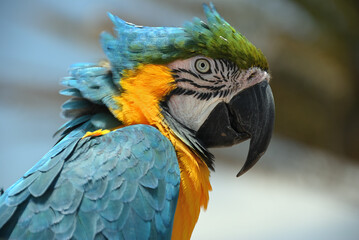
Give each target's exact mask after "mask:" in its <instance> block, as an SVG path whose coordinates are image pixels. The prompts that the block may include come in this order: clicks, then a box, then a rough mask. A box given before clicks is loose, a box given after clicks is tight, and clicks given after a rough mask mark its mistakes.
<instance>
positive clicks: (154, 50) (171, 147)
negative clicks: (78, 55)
mask: <svg viewBox="0 0 359 240" xmlns="http://www.w3.org/2000/svg"><path fill="white" fill-rule="evenodd" d="M204 12H205V14H206V17H207V20H208V21H207V23H205V22H203V21H201V20H200V19H198V18H195V19H194V20H193V21H192V22H187V23H186V24H184V26H183V27H178V28H177V27H142V26H136V25H133V24H130V23H127V22H125V21H123V20H121V19H120V18H118V17H116V16H113V15H111V14H109V16H110V18H111V20H112V22H113V23H114V25H115V31H116V34H117V35H116V36H115V37H113V36H112V35H111V34H108V33H103V34H102V35H101V44H102V47H103V50H104V52H105V53H106V55H107V57H108V61H103V62H99V63H81V64H75V65H72V66H71V68H70V77H67V78H65V79H64V80H63V84H64V85H65V86H67V87H68V88H67V89H65V90H63V91H61V94H63V95H67V96H71V97H72V98H71V99H70V100H69V101H67V102H66V103H64V104H63V113H64V115H65V116H66V117H68V118H70V119H71V120H70V121H69V122H67V123H66V124H65V125H64V126H62V127H61V128H60V130H59V131H60V132H61V139H60V140H59V141H58V143H57V144H56V145H55V146H54V147H53V148H52V149H51V150H50V151H49V152H48V153H47V154H46V155H45V156H44V157H43V158H42V159H41V160H40V161H39V162H38V163H37V164H36V165H35V166H34V167H33V168H31V169H30V170H29V171H27V172H26V173H25V174H24V176H23V177H22V178H21V179H20V180H18V181H17V182H16V183H15V184H14V185H12V186H11V187H10V188H9V189H7V190H6V191H5V193H4V194H2V196H1V197H0V238H6V239H7V238H10V239H131V240H132V239H190V237H191V234H192V231H193V229H194V226H195V224H196V222H197V219H198V216H199V213H200V209H201V208H204V209H205V208H206V207H207V203H208V192H209V191H210V190H211V185H210V182H209V175H210V169H211V170H213V155H212V154H211V153H210V152H209V151H208V150H207V148H210V147H217V146H230V145H233V144H236V143H239V142H241V141H244V140H247V139H249V138H250V139H251V140H250V148H249V153H248V157H247V160H246V162H245V164H244V166H243V167H242V169H241V170H240V172H239V173H238V175H237V176H239V175H241V174H243V173H244V172H246V171H247V170H249V169H250V168H251V167H252V166H253V165H254V164H255V163H256V162H257V161H258V159H259V158H260V157H261V156H262V155H263V154H264V152H265V151H266V149H267V147H268V144H269V141H270V138H271V135H272V130H273V123H274V100H273V96H272V92H271V89H270V87H269V84H268V83H269V80H270V75H269V74H268V64H267V60H266V58H265V57H264V55H263V54H262V52H261V51H260V50H259V49H257V48H256V47H255V46H253V45H252V44H251V43H250V42H249V41H248V40H247V39H246V38H245V37H244V36H243V35H242V34H240V33H239V32H237V31H235V30H234V29H233V28H232V27H231V26H230V25H229V24H228V23H227V22H226V21H225V20H224V19H223V18H222V17H221V16H220V15H219V14H218V13H217V11H216V10H215V9H214V7H213V5H212V4H210V5H209V6H208V5H204Z"/></svg>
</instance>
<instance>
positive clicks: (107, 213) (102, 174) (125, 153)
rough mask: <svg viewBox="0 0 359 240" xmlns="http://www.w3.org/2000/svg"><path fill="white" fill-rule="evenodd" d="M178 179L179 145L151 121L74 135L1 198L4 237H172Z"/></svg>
mask: <svg viewBox="0 0 359 240" xmlns="http://www.w3.org/2000/svg"><path fill="white" fill-rule="evenodd" d="M70 137H71V134H69V135H67V136H66V137H65V138H64V139H63V140H62V141H61V142H60V143H59V144H63V142H64V141H67V140H68V139H69V138H70ZM72 137H73V138H75V137H74V136H72ZM68 141H70V140H68ZM179 183H180V172H179V167H178V162H177V157H176V155H175V150H174V148H173V146H172V144H171V143H170V142H169V140H168V139H167V138H165V137H164V136H163V135H162V134H161V133H160V132H159V131H158V130H157V129H155V128H153V127H150V126H146V125H134V126H129V127H125V128H122V129H118V130H116V131H112V132H110V133H108V134H106V135H103V136H100V137H89V138H85V139H82V140H73V139H72V142H71V143H70V144H69V145H68V146H67V147H65V148H63V149H62V150H61V151H60V152H59V153H58V154H57V155H56V156H55V157H53V158H50V159H47V161H46V162H45V163H43V164H42V165H41V164H40V167H39V166H37V167H36V168H35V169H34V168H33V169H32V170H30V171H29V172H28V173H26V174H25V176H24V177H23V178H22V179H21V180H19V181H18V182H17V183H15V184H14V185H13V186H12V187H11V188H10V189H8V190H7V191H6V192H5V193H4V194H3V195H2V196H1V198H0V228H1V229H0V238H1V237H5V238H7V237H9V238H13V239H39V238H41V239H53V238H57V239H70V238H75V239H94V238H96V239H104V238H108V239H170V237H171V233H172V224H173V218H174V213H175V209H176V204H177V198H178V192H179Z"/></svg>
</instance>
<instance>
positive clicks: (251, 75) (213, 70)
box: [168, 56, 270, 131]
mask: <svg viewBox="0 0 359 240" xmlns="http://www.w3.org/2000/svg"><path fill="white" fill-rule="evenodd" d="M168 67H169V68H171V69H172V71H173V74H174V77H175V81H176V85H177V89H175V90H174V92H173V95H172V96H171V97H170V99H169V101H168V108H169V112H170V114H171V115H172V116H173V117H175V118H176V119H177V120H178V121H179V122H181V123H182V124H184V125H185V126H187V127H189V128H190V129H192V130H195V131H197V130H198V129H199V128H200V127H201V126H202V124H203V123H204V122H205V121H206V119H207V118H208V116H209V114H210V113H211V112H212V110H213V109H214V108H215V107H216V106H217V104H218V103H220V102H226V103H229V101H230V100H231V99H232V98H233V97H234V96H235V95H236V94H237V93H239V92H240V91H243V90H244V89H246V88H248V87H251V86H253V85H255V84H257V83H259V82H261V81H265V80H266V81H269V79H270V76H269V74H268V73H267V72H266V71H263V70H261V69H260V68H257V67H254V68H250V69H248V70H240V69H239V68H238V67H237V65H235V64H234V63H232V62H230V61H227V60H223V59H211V58H207V57H203V56H196V57H192V58H189V59H185V60H177V61H174V62H172V63H170V64H168Z"/></svg>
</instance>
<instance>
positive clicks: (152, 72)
mask: <svg viewBox="0 0 359 240" xmlns="http://www.w3.org/2000/svg"><path fill="white" fill-rule="evenodd" d="M120 85H121V87H122V89H121V90H122V92H121V94H120V95H119V96H114V97H113V99H114V100H115V102H116V103H117V105H118V106H119V109H111V111H112V112H113V114H114V115H115V116H116V117H117V118H118V119H119V120H120V121H121V122H122V123H123V124H124V125H125V126H127V125H133V124H147V125H151V126H154V127H156V128H157V129H158V130H159V131H160V132H161V133H162V134H163V135H164V136H166V137H167V138H168V139H169V140H170V141H171V142H172V144H173V146H174V147H175V150H176V153H177V158H178V164H179V167H180V171H181V183H180V192H179V197H178V203H177V208H176V213H175V219H174V223H173V232H172V239H181V240H184V239H190V237H191V234H192V231H193V229H194V226H195V225H196V222H197V220H198V217H199V213H200V210H201V208H202V207H203V208H206V207H207V203H208V199H209V196H208V192H209V191H210V190H211V185H210V182H209V169H208V167H207V166H206V164H205V163H204V162H203V161H202V160H201V159H200V158H199V157H198V156H197V155H196V154H195V153H194V152H193V151H191V150H190V148H189V147H188V146H186V145H185V144H184V143H183V142H182V141H181V140H180V139H179V138H178V137H177V136H176V135H175V134H174V132H173V131H172V130H171V129H169V127H168V126H167V125H166V124H165V123H164V119H163V116H162V114H161V109H160V106H159V104H160V102H161V101H163V100H164V97H165V96H167V95H168V94H169V93H170V92H171V91H172V90H173V89H174V88H175V87H176V86H175V83H174V79H173V77H172V74H171V71H170V69H169V68H168V67H166V66H163V65H153V64H148V65H142V66H139V67H138V68H137V69H136V70H133V71H132V70H131V71H127V72H125V73H124V75H123V77H122V79H121V82H120Z"/></svg>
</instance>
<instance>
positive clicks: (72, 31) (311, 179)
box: [0, 0, 359, 240]
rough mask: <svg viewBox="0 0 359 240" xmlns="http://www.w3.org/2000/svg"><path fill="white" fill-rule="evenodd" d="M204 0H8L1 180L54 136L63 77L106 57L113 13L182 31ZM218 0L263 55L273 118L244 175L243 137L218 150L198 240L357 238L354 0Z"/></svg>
mask: <svg viewBox="0 0 359 240" xmlns="http://www.w3.org/2000/svg"><path fill="white" fill-rule="evenodd" d="M202 1H203V0H201V1H199V0H196V1H193V0H192V1H190V0H182V1H175V0H151V1H149V0H132V1H121V0H106V1H94V0H76V1H70V0H63V1H54V0H46V1H45V0H34V1H25V0H22V1H20V0H14V1H10V0H2V1H1V2H0V186H1V187H4V188H7V187H9V186H10V185H11V184H12V183H14V182H15V181H16V180H17V179H18V178H19V177H21V176H22V174H23V173H24V172H25V171H27V170H28V169H29V168H30V167H31V166H33V165H34V163H35V162H36V161H38V160H39V159H40V158H41V157H42V155H43V154H45V153H46V152H47V151H48V150H49V149H50V148H51V146H52V145H53V144H54V143H55V142H56V139H53V138H52V134H53V133H54V132H55V131H56V130H57V128H58V127H59V126H60V125H61V124H63V123H64V122H65V120H64V119H62V118H60V116H59V111H60V106H61V104H62V102H64V101H65V100H66V98H65V97H62V96H60V95H58V91H59V90H60V89H61V88H62V87H61V86H60V85H59V80H60V79H61V78H62V77H63V76H66V74H67V72H66V69H67V68H68V66H69V65H70V64H72V63H75V62H93V61H95V62H96V61H98V60H100V59H103V58H105V55H104V54H103V53H102V50H101V48H100V45H99V43H98V35H99V34H100V33H101V32H102V31H103V30H106V31H112V24H111V22H110V20H109V19H108V17H107V15H106V13H107V12H112V13H113V14H116V15H118V16H120V17H121V18H123V19H125V20H126V21H129V22H133V23H136V24H138V25H149V26H163V25H166V26H180V25H182V23H183V22H184V21H186V20H191V19H192V17H194V16H198V17H200V18H202V19H203V18H204V14H203V11H202V7H201V4H202ZM213 2H214V3H215V5H216V7H217V9H218V11H219V12H220V14H221V15H222V16H223V17H224V18H225V19H226V20H227V21H228V22H230V23H231V24H232V26H234V27H235V28H236V29H237V30H240V31H241V32H242V33H243V34H245V35H246V36H247V37H248V38H249V39H250V40H251V41H252V42H253V43H254V44H255V45H256V46H257V47H259V48H261V49H262V50H263V52H264V54H265V55H266V56H267V57H268V60H269V63H270V67H271V73H272V75H273V78H272V83H271V84H272V89H273V93H274V96H275V99H276V114H277V115H276V126H275V135H274V138H273V141H272V143H271V145H270V147H269V150H268V151H267V154H266V155H264V157H262V159H261V161H260V162H259V163H258V164H257V165H256V166H255V167H254V168H253V170H251V171H250V172H249V173H247V174H245V175H244V176H243V177H241V178H239V179H237V178H235V174H236V173H237V171H238V170H239V169H240V167H241V165H242V164H243V162H244V160H245V157H246V153H247V148H248V143H247V144H246V143H245V144H242V145H239V146H234V147H232V148H223V149H215V150H213V152H214V154H215V155H216V166H217V167H216V172H215V173H212V185H213V189H214V190H213V192H212V193H211V194H210V203H209V208H208V210H207V211H206V212H202V214H201V216H200V219H199V222H198V224H197V226H196V228H195V231H194V233H193V239H263V240H264V239H326V240H327V239H333V240H334V239H353V240H354V239H359V164H358V163H359V140H358V136H359V82H358V80H359V25H358V23H359V2H358V1H357V0H346V1H342V0H316V1H312V0H271V1H268V0H238V1H234V0H219V1H213Z"/></svg>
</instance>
